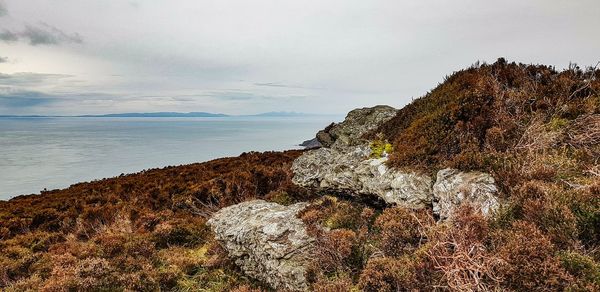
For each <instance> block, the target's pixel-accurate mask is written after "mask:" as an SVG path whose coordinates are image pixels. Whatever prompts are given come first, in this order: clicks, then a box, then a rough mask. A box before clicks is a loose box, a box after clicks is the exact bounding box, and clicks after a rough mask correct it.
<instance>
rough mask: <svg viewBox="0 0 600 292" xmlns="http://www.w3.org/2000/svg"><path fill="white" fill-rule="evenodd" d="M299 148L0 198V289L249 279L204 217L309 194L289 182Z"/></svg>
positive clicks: (166, 285) (200, 285) (189, 286)
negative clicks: (243, 204) (246, 203)
mask: <svg viewBox="0 0 600 292" xmlns="http://www.w3.org/2000/svg"><path fill="white" fill-rule="evenodd" d="M300 154H301V152H300V151H288V152H283V153H279V152H277V153H275V152H269V153H262V154H261V153H245V154H242V155H241V156H240V157H235V158H224V159H217V160H213V161H210V162H206V163H199V164H191V165H185V166H177V167H168V168H164V169H154V170H148V171H144V172H141V173H138V174H132V175H127V176H121V177H117V178H112V179H105V180H101V181H95V182H91V183H81V184H77V185H74V186H72V187H70V188H68V189H65V190H56V191H50V192H45V193H43V194H42V195H33V196H22V197H17V198H15V199H13V200H10V201H7V202H0V290H2V289H7V290H12V291H22V290H26V289H33V290H43V291H63V290H65V291H66V290H81V291H89V290H122V289H127V290H134V291H156V290H159V289H161V290H181V291H199V290H202V289H207V290H227V289H230V288H233V287H236V286H238V285H240V284H243V283H248V280H247V279H246V278H244V277H242V276H241V275H239V274H238V273H237V272H236V270H235V267H234V266H233V265H232V264H231V263H229V262H228V261H227V260H226V257H225V253H224V252H223V250H222V249H220V248H219V247H218V245H216V244H215V243H214V242H213V240H212V236H211V234H210V232H209V229H208V228H207V226H206V225H205V218H204V216H205V215H209V214H210V212H211V211H212V210H215V209H218V208H219V207H223V206H227V205H231V204H233V203H235V202H239V201H243V200H246V199H249V198H255V197H260V198H267V199H269V198H279V199H280V200H281V199H282V198H285V200H287V201H294V200H298V199H305V196H306V193H305V192H304V191H303V190H301V189H298V188H296V187H294V186H293V185H292V183H291V172H290V164H291V162H292V161H293V159H295V158H296V157H297V156H298V155H300ZM248 284H252V283H248ZM252 285H254V284H252ZM238 291H254V290H252V289H251V288H249V286H243V287H238Z"/></svg>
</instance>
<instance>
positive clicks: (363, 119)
mask: <svg viewBox="0 0 600 292" xmlns="http://www.w3.org/2000/svg"><path fill="white" fill-rule="evenodd" d="M397 111H398V110H396V109H395V108H393V107H391V106H387V105H378V106H374V107H367V108H360V109H355V110H352V111H350V112H349V113H348V115H347V116H346V118H345V119H344V121H343V122H341V123H338V124H332V125H329V126H328V127H327V128H325V129H324V130H322V131H319V133H317V139H318V140H319V142H320V143H321V144H322V145H323V146H324V147H332V148H343V147H347V146H356V145H360V144H364V142H365V141H364V140H363V139H362V136H363V135H364V134H366V133H368V132H369V131H371V130H374V129H376V128H377V127H378V126H379V125H381V124H382V123H384V122H386V121H388V120H389V119H391V118H392V117H394V116H395V115H396V113H397Z"/></svg>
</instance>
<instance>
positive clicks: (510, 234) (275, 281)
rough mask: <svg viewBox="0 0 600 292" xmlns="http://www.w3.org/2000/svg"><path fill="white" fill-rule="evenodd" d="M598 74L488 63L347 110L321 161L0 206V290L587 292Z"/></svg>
mask: <svg viewBox="0 0 600 292" xmlns="http://www.w3.org/2000/svg"><path fill="white" fill-rule="evenodd" d="M599 77H600V70H598V69H595V68H590V69H580V68H579V67H576V66H572V67H571V68H569V69H567V70H563V71H557V70H556V69H554V68H553V67H550V66H543V65H524V64H515V63H508V62H507V61H505V60H504V59H499V60H498V61H497V62H496V63H494V64H481V65H480V64H477V65H473V66H472V67H470V68H468V69H465V70H462V71H459V72H456V73H454V74H452V75H451V76H449V77H447V78H446V79H445V80H444V82H443V83H441V84H439V85H438V86H437V87H436V88H435V89H433V90H432V91H431V92H429V93H427V94H426V95H425V96H423V97H421V98H419V99H416V100H414V101H413V102H412V103H411V104H409V105H407V106H405V107H404V108H402V109H399V110H396V109H393V108H390V107H385V106H378V107H374V108H365V109H359V110H356V111H353V112H351V113H350V114H349V115H348V117H347V118H346V120H345V121H344V122H343V123H340V124H337V125H336V124H332V125H331V126H329V127H327V128H326V129H324V130H323V131H321V132H319V133H318V134H317V139H318V140H319V141H320V142H321V144H322V145H324V147H322V148H320V149H315V150H309V151H287V152H281V153H280V152H268V153H246V154H243V155H241V156H240V157H235V158H224V159H218V160H214V161H209V162H205V163H198V164H192V165H184V166H177V167H169V168H165V169H155V170H149V171H145V172H142V173H138V174H131V175H126V176H121V177H117V178H112V179H106V180H101V181H96V182H90V183H82V184H77V185H74V186H71V187H70V188H68V189H65V190H56V191H49V192H45V193H43V194H42V195H40V196H22V197H18V198H15V199H13V200H11V201H8V202H0V289H6V290H8V291H22V290H26V289H33V290H45V291H61V290H134V291H158V290H166V291H232V290H235V291H270V290H274V289H275V290H276V289H278V288H277V287H283V286H285V285H286V284H288V283H286V278H285V277H290V275H292V276H293V277H294V279H293V282H294V283H296V284H294V285H295V286H290V287H287V286H285V287H286V289H292V290H295V289H298V290H303V289H309V290H314V291H406V290H417V291H432V290H441V291H446V290H448V291H488V290H508V291H530V290H532V291H565V290H566V291H598V290H600V78H599ZM300 138H301V137H299V140H300ZM436 174H437V177H436ZM444 175H446V176H444ZM447 177H453V178H454V179H455V180H458V178H469V179H472V178H474V179H472V181H474V182H472V181H468V183H464V182H462V181H461V182H460V183H462V184H458V185H459V187H456V189H457V191H456V192H455V193H452V187H455V185H457V184H452V183H449V181H450V180H449V179H447ZM399 178H400V179H399ZM464 180H465V181H467V179H464ZM407 181H408V182H410V183H407V184H404V183H405V182H407ZM399 184H400V186H398V185H399ZM463 188H468V189H469V191H470V194H471V195H473V194H474V196H475V197H473V198H468V199H469V200H470V199H472V200H471V201H469V200H468V199H465V200H464V201H460V200H459V202H456V201H452V202H450V203H448V204H449V205H452V204H454V205H452V206H450V207H448V208H447V210H445V211H447V212H446V213H443V212H440V210H439V208H440V207H439V206H440V205H442V208H443V207H447V206H444V205H443V204H441V201H442V200H444V199H446V198H445V197H440V196H439V194H440V193H444V191H445V190H446V189H450V190H451V191H448V192H447V193H450V196H451V195H456V193H459V194H462V193H469V192H468V191H465V190H463ZM407 190H408V191H407ZM403 192H404V193H403ZM407 192H408V195H407V194H406V193H407ZM432 193H433V194H432ZM417 194H418V196H417ZM257 198H259V199H263V200H265V201H268V202H274V203H277V204H270V203H267V202H262V201H252V200H253V199H257ZM461 200H462V199H461ZM240 202H246V203H244V204H238V203H240ZM253 202H258V203H253ZM299 202H301V203H299ZM490 202H492V203H493V204H488V203H490ZM296 203H299V204H296ZM484 203H485V204H488V205H485V206H484V207H485V208H483V207H482V206H483V204H484ZM253 204H255V205H253ZM228 206H231V207H230V208H225V207H228ZM490 206H491V207H490ZM244 208H256V209H251V211H252V212H249V211H248V209H244ZM269 208H273V210H276V211H273V210H271V209H269ZM256 210H259V211H256ZM290 210H293V212H292V211H290ZM253 212H254V213H253ZM261 212H262V213H261ZM232 214H234V215H232ZM238 215H239V217H238ZM280 215H281V216H285V217H277V216H280ZM209 218H212V219H211V220H212V221H211V222H212V223H207V220H208V219H209ZM281 218H285V220H281ZM242 219H243V220H242ZM236 220H237V221H236ZM265 220H266V221H265ZM269 220H270V221H269ZM273 221H276V222H275V223H281V224H275V225H274V226H275V227H273ZM277 221H283V222H277ZM265 222H267V223H268V224H271V225H261V224H267V223H265ZM219 224H220V225H219ZM245 224H248V225H247V226H246V225H245ZM267 226H270V227H269V228H267ZM271 227H273V228H271ZM236 232H244V233H236ZM299 233H301V235H302V236H296V235H297V234H299ZM240 234H241V235H240ZM242 235H243V236H242ZM269 236H271V237H269ZM294 236H296V237H294ZM265 238H266V239H265ZM290 238H292V239H290ZM247 240H250V241H251V242H250V243H248V241H247ZM263 241H264V242H263ZM248 244H251V246H250V247H248V246H244V245H248ZM290 246H291V247H293V248H291V247H290ZM279 249H281V250H284V251H285V253H284V255H277V256H275V257H274V258H270V257H271V256H273V250H275V251H279ZM265 259H267V260H269V262H268V263H265V262H260V261H261V260H265ZM290 259H292V260H290ZM274 266H275V268H273V267H274ZM298 271H301V272H302V275H301V276H297V275H298V274H297V273H298ZM290 282H292V281H291V280H290ZM278 285H279V286H278ZM282 285H283V286H282ZM274 287H275V288H274Z"/></svg>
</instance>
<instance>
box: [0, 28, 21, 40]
mask: <svg viewBox="0 0 600 292" xmlns="http://www.w3.org/2000/svg"><path fill="white" fill-rule="evenodd" d="M0 40H2V41H5V42H7V43H9V42H16V41H18V40H19V35H17V34H16V33H14V32H12V31H9V30H6V29H5V30H3V31H2V32H0Z"/></svg>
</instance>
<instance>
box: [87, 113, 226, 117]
mask: <svg viewBox="0 0 600 292" xmlns="http://www.w3.org/2000/svg"><path fill="white" fill-rule="evenodd" d="M228 116H229V115H226V114H213V113H206V112H190V113H178V112H155V113H121V114H105V115H83V116H79V117H106V118H113V117H114V118H179V117H185V118H212V117H228Z"/></svg>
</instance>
